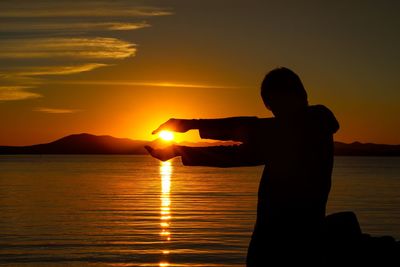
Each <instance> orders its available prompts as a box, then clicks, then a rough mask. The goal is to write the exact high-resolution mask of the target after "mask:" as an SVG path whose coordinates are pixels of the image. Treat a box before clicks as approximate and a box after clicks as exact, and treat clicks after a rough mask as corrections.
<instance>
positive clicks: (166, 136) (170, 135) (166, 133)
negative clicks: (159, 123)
mask: <svg viewBox="0 0 400 267" xmlns="http://www.w3.org/2000/svg"><path fill="white" fill-rule="evenodd" d="M160 138H161V139H162V140H164V141H172V140H173V139H174V134H173V133H172V132H170V131H161V132H160Z"/></svg>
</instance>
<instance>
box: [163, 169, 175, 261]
mask: <svg viewBox="0 0 400 267" xmlns="http://www.w3.org/2000/svg"><path fill="white" fill-rule="evenodd" d="M171 174H172V165H171V162H170V161H165V162H161V164H160V175H161V195H160V199H161V206H160V227H161V231H160V236H161V237H162V238H163V240H164V241H165V242H168V241H170V240H171V232H170V230H169V228H170V221H171V199H170V192H171ZM169 253H170V251H169V250H168V249H165V250H163V251H162V254H163V255H164V256H165V255H168V254H169ZM160 266H169V263H168V262H167V261H166V259H164V258H163V259H162V261H161V262H160Z"/></svg>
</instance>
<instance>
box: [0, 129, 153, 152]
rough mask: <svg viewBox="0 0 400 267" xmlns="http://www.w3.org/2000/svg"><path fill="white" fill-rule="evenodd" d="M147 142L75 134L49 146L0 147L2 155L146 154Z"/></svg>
mask: <svg viewBox="0 0 400 267" xmlns="http://www.w3.org/2000/svg"><path fill="white" fill-rule="evenodd" d="M146 144H148V142H147V141H135V140H130V139H128V138H115V137H112V136H108V135H102V136H96V135H91V134H86V133H83V134H73V135H69V136H66V137H63V138H61V139H59V140H56V141H54V142H51V143H48V144H39V145H32V146H0V154H146V153H147V152H146V150H145V149H144V146H145V145H146Z"/></svg>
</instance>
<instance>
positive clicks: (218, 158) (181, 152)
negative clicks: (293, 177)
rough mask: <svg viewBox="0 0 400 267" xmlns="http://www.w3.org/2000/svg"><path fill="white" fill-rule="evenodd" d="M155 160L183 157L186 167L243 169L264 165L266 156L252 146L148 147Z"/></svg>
mask: <svg viewBox="0 0 400 267" xmlns="http://www.w3.org/2000/svg"><path fill="white" fill-rule="evenodd" d="M146 149H147V151H148V152H149V153H150V154H151V155H152V156H153V157H155V158H158V159H160V160H163V161H165V160H168V159H171V158H173V157H177V156H181V157H182V163H183V165H185V166H209V167H241V166H256V165H263V164H265V162H266V155H265V154H264V153H263V151H262V150H259V148H257V147H255V146H250V145H245V144H243V145H235V146H213V147H187V146H178V145H173V146H170V147H167V148H163V149H153V148H151V147H148V146H147V147H146Z"/></svg>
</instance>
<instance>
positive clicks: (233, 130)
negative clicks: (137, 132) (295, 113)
mask: <svg viewBox="0 0 400 267" xmlns="http://www.w3.org/2000/svg"><path fill="white" fill-rule="evenodd" d="M271 122H272V119H259V118H257V117H231V118H222V119H193V120H186V119H169V120H168V121H167V122H165V123H163V124H161V125H160V127H158V128H157V129H156V130H154V131H153V134H156V133H158V132H159V131H161V130H172V131H176V132H186V131H189V130H192V129H197V130H199V133H200V137H201V138H206V139H214V140H224V141H226V140H232V141H240V142H248V141H249V140H250V139H252V138H253V137H254V135H256V134H257V132H258V130H259V128H260V126H261V125H262V127H263V128H264V129H265V128H266V127H268V124H271Z"/></svg>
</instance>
